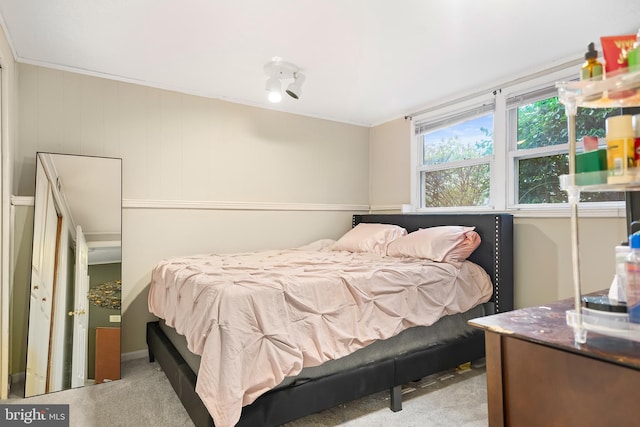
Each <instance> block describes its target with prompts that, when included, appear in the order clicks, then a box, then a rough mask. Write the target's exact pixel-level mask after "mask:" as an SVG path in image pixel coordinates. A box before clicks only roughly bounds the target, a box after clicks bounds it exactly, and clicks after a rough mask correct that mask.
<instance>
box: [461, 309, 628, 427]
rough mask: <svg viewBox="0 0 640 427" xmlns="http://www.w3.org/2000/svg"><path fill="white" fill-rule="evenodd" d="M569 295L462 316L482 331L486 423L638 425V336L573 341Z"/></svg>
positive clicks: (590, 336)
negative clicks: (535, 304)
mask: <svg viewBox="0 0 640 427" xmlns="http://www.w3.org/2000/svg"><path fill="white" fill-rule="evenodd" d="M572 304H573V299H567V300H563V301H559V302H556V303H553V304H548V305H545V306H540V307H531V308H524V309H520V310H514V311H510V312H506V313H500V314H496V315H493V316H487V317H482V318H478V319H473V320H471V321H469V324H471V325H472V326H475V327H477V328H480V329H483V330H484V331H485V343H486V359H487V398H488V406H489V408H488V409H489V425H490V426H491V427H497V426H516V427H527V426H533V427H540V426H545V427H551V426H562V427H570V426H576V427H587V426H598V427H601V426H616V427H620V426H638V425H640V400H639V398H638V397H639V396H640V342H635V341H628V340H624V339H619V338H612V337H607V336H603V335H599V334H596V333H594V332H589V334H588V336H587V342H586V343H585V344H576V343H575V342H574V336H573V329H572V328H571V327H568V326H567V325H566V319H565V311H566V310H568V309H570V308H572V307H573V305H572Z"/></svg>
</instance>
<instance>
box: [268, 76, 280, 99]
mask: <svg viewBox="0 0 640 427" xmlns="http://www.w3.org/2000/svg"><path fill="white" fill-rule="evenodd" d="M267 93H268V94H269V95H268V98H269V101H270V102H273V103H277V102H280V101H282V87H281V86H280V80H278V79H277V78H275V77H269V79H267Z"/></svg>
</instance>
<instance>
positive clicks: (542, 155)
mask: <svg viewBox="0 0 640 427" xmlns="http://www.w3.org/2000/svg"><path fill="white" fill-rule="evenodd" d="M506 104H507V122H508V123H509V124H510V125H511V126H509V127H508V129H509V131H508V134H507V138H508V140H509V142H510V144H509V147H510V156H509V157H510V158H511V159H512V162H514V169H513V170H514V180H515V182H516V187H515V188H516V190H515V192H514V195H513V196H514V199H513V203H512V204H513V205H533V204H543V203H567V200H568V198H567V193H566V192H565V191H562V190H561V189H560V182H559V180H558V176H560V175H564V174H567V173H569V155H568V151H569V145H568V144H569V136H568V130H567V116H566V114H565V108H564V105H562V104H561V103H560V101H559V100H558V97H557V96H556V91H555V88H554V87H551V88H545V89H543V90H541V91H537V92H530V93H527V94H526V95H524V96H518V97H514V98H510V99H508V100H507V101H506ZM618 112H619V110H618V109H615V108H614V109H590V108H579V109H578V114H577V115H576V140H577V141H578V144H577V146H578V151H581V150H582V144H581V142H580V141H581V139H582V137H583V136H597V137H602V138H604V136H605V119H606V118H607V117H608V116H609V115H611V114H612V113H614V114H618ZM602 141H603V143H604V140H602ZM580 198H581V201H583V202H604V201H619V200H624V194H623V193H616V192H612V193H587V192H582V193H581V195H580Z"/></svg>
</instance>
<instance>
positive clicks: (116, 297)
mask: <svg viewBox="0 0 640 427" xmlns="http://www.w3.org/2000/svg"><path fill="white" fill-rule="evenodd" d="M121 166H122V162H121V160H120V159H116V158H105V157H88V156H76V155H68V154H54V153H38V154H37V158H36V191H35V206H34V218H33V255H32V265H31V290H30V298H29V336H28V340H27V366H26V376H25V397H29V396H34V395H38V394H43V393H48V392H53V391H60V390H64V389H68V388H72V387H81V386H84V385H88V384H94V383H100V382H104V381H111V380H115V379H119V378H120V293H121V228H122V227H121V225H122V214H121V211H122V209H121V208H122V194H121V193H122V185H121V181H122V180H121V177H122V173H121V169H122V167H121Z"/></svg>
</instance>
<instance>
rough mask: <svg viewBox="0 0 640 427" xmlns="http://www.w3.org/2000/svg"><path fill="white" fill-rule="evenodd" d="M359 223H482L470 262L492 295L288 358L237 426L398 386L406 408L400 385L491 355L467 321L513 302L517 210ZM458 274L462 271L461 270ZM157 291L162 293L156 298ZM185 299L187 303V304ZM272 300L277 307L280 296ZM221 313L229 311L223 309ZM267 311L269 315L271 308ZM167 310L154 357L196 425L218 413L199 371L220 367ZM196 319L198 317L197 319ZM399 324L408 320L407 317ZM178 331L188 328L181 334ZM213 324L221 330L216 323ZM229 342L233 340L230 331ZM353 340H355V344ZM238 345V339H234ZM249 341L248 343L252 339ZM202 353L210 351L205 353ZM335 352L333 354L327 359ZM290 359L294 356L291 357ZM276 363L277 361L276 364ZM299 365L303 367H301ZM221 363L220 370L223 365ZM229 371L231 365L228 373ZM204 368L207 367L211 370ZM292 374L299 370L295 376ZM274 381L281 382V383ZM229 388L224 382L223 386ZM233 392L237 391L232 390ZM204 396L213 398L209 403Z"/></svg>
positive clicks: (410, 226) (394, 402)
mask: <svg viewBox="0 0 640 427" xmlns="http://www.w3.org/2000/svg"><path fill="white" fill-rule="evenodd" d="M359 224H394V225H397V226H399V227H403V228H404V229H406V231H407V232H409V233H411V232H413V231H416V230H418V229H426V228H430V227H436V226H461V225H464V226H472V227H475V232H477V234H478V235H479V236H480V238H481V241H480V244H479V246H478V247H477V249H475V251H473V253H472V254H471V255H470V256H469V261H471V263H473V264H474V265H475V266H479V267H481V268H482V269H483V270H484V271H485V272H486V274H487V275H488V280H489V294H488V295H487V297H486V299H487V302H485V303H481V304H477V305H474V306H473V307H469V308H468V309H467V308H466V307H465V308H464V311H463V312H460V313H455V314H453V312H451V314H449V312H448V311H447V312H446V313H445V315H444V316H442V317H441V318H439V320H437V321H435V322H434V323H433V324H430V325H429V326H414V325H413V324H410V325H408V326H407V325H404V326H403V327H401V328H398V329H401V332H399V333H393V334H391V335H389V333H388V332H384V331H382V332H380V336H381V337H382V339H380V340H377V341H374V342H372V343H371V340H370V339H366V340H364V341H363V342H361V343H359V345H357V346H356V347H357V348H360V349H357V350H356V351H354V352H352V353H350V354H348V355H345V354H343V353H341V352H340V351H342V350H340V349H338V350H335V349H332V350H331V352H334V351H336V352H337V355H338V357H337V358H335V360H333V359H334V357H333V356H332V355H329V356H327V357H324V356H318V354H321V355H322V354H324V353H327V351H326V350H324V349H323V350H322V351H320V352H319V353H318V354H316V355H315V356H313V357H312V359H318V360H315V362H316V363H311V364H310V365H311V366H306V365H307V363H306V362H305V366H295V369H294V368H291V366H293V365H291V366H289V365H287V366H289V367H288V368H286V369H283V371H282V372H281V374H282V375H280V376H278V375H276V376H275V378H267V379H265V380H264V381H262V382H268V381H267V380H270V381H271V383H270V384H267V385H265V387H267V388H268V391H266V392H264V389H261V390H260V391H258V392H256V393H255V394H256V395H257V397H256V396H252V397H251V399H250V403H249V404H246V405H243V406H242V407H241V414H240V416H239V420H238V422H237V425H239V426H254V425H261V426H275V425H280V424H283V423H286V422H288V421H291V420H294V419H296V418H300V417H303V416H305V415H308V414H311V413H314V412H318V411H321V410H324V409H327V408H330V407H333V406H336V405H338V404H340V403H344V402H348V401H350V400H353V399H357V398H359V397H362V396H365V395H368V394H371V393H376V392H379V391H382V390H385V389H388V390H389V391H390V395H391V399H390V401H391V409H392V410H393V411H398V410H401V408H402V401H401V390H400V387H401V385H402V384H406V383H408V382H410V381H414V380H418V379H420V378H422V377H424V376H426V375H430V374H433V373H436V372H439V371H442V370H445V369H450V368H453V367H456V366H458V365H459V364H461V363H464V362H468V361H473V360H476V359H480V358H482V357H483V356H484V339H483V336H482V333H481V332H480V331H477V330H475V329H474V328H471V327H469V326H468V325H467V320H470V319H471V318H475V317H479V316H483V315H489V314H494V313H497V312H503V311H508V310H511V309H512V308H513V219H512V216H510V215H508V214H454V215H445V214H406V215H405V214H402V215H400V214H392V215H388V214H385V215H354V217H353V227H354V229H355V227H356V226H358V225H359ZM225 262H227V261H225ZM380 262H382V261H380ZM394 262H395V261H394ZM436 264H438V263H436ZM439 264H445V263H439ZM465 264H467V263H465ZM181 268H182V269H184V268H190V267H181ZM447 268H448V267H447ZM263 270H264V268H263ZM383 270H384V269H383ZM461 270H462V269H460V271H461ZM456 274H458V273H457V272H456ZM152 282H153V280H152ZM196 289H197V287H196ZM163 292H164V291H163ZM167 292H168V291H167ZM192 293H193V291H192ZM152 294H153V295H155V296H154V297H152ZM157 295H159V292H158V291H157V290H153V289H152V290H150V301H151V299H155V300H156V302H155V304H156V305H158V303H157V300H158V297H157ZM163 298H164V297H163ZM161 299H162V298H161ZM177 304H178V305H180V303H177ZM271 304H273V305H274V306H275V304H277V300H276V299H274V300H273V301H272V302H271ZM151 305H152V304H151V303H150V306H151ZM216 307H217V308H216V309H217V310H221V308H220V306H216ZM274 310H275V309H274ZM382 311H389V310H388V307H387V308H384V307H383V309H382ZM276 312H277V310H276ZM387 314H388V313H387ZM218 315H221V314H220V312H219V313H218ZM261 316H264V313H263V314H261ZM159 317H161V318H160V320H159V321H157V322H150V323H148V325H147V344H148V347H149V358H150V360H151V361H154V360H156V361H158V363H159V364H160V366H161V367H162V369H163V370H164V372H165V374H166V375H167V377H168V379H169V381H170V383H171V384H172V386H173V388H174V390H175V391H176V393H177V395H178V396H179V398H180V400H181V401H182V403H183V405H184V406H185V408H186V410H187V412H188V413H189V415H190V417H191V418H192V420H193V421H194V424H195V425H197V426H211V425H214V422H213V418H212V416H211V413H214V412H211V411H210V408H211V397H210V396H205V394H204V393H203V392H202V381H201V382H200V387H201V388H200V390H199V392H200V394H201V395H203V396H205V397H203V398H201V397H200V395H199V394H198V393H197V392H196V389H197V387H198V386H197V384H198V383H197V379H198V374H197V373H199V374H200V377H201V378H209V377H210V375H209V371H211V370H212V369H211V368H208V367H207V368H206V370H204V371H203V370H201V367H200V365H199V364H200V363H201V358H199V357H198V355H196V354H193V353H194V352H195V353H198V354H201V350H202V348H203V346H204V345H205V344H204V343H203V342H200V343H199V344H198V343H196V344H194V342H195V341H198V340H197V337H198V336H200V335H203V336H204V334H201V333H200V332H198V333H197V334H195V335H194V336H195V338H194V336H190V339H189V340H187V339H185V337H184V336H182V334H181V333H184V331H183V329H184V327H183V326H184V325H180V322H178V321H176V319H175V318H173V314H172V313H170V312H167V314H166V317H167V318H166V319H164V318H162V317H163V316H159ZM258 317H259V316H258ZM271 317H277V316H271ZM190 321H191V322H194V320H190ZM198 322H203V320H202V319H200V320H198ZM207 322H211V320H210V319H209V320H207ZM399 323H403V324H404V323H407V322H405V321H404V320H403V321H401V322H399ZM207 325H208V326H206V327H205V328H204V329H205V330H206V331H210V330H211V329H212V327H211V325H209V324H207ZM218 326H219V325H218ZM375 327H376V329H384V328H382V327H378V325H376V326H375ZM178 330H180V331H181V333H177V331H178ZM213 330H217V329H216V328H215V327H214V328H213ZM207 333H208V332H207ZM185 334H186V333H185ZM198 334H200V335H198ZM289 334H291V331H290V330H287V331H286V332H285V333H284V335H289ZM187 335H188V334H187ZM275 335H277V334H275ZM275 335H270V340H269V341H268V342H270V343H272V342H276V343H278V346H279V347H283V346H284V347H286V350H287V351H290V350H291V349H290V346H288V345H287V344H282V343H283V342H284V341H285V340H283V339H279V338H277V337H276V338H274V336H275ZM187 341H189V342H187ZM222 341H224V342H230V340H229V338H228V337H227V338H224V339H223V340H222ZM346 341H349V340H346ZM351 341H353V340H351ZM351 341H350V344H349V345H351V344H352V342H351ZM356 341H357V340H356ZM233 345H235V344H231V346H233ZM241 345H245V346H246V345H247V344H241ZM263 347H265V346H264V345H261V346H260V349H263ZM272 347H273V345H271V344H270V345H269V346H267V348H268V350H269V351H267V353H268V354H269V355H270V357H273V358H274V360H276V361H278V360H279V357H280V356H279V355H277V354H275V353H270V352H271V348H272ZM189 348H191V349H192V350H194V352H192V351H190V350H189ZM261 351H262V350H261ZM345 351H346V350H345ZM331 352H330V353H331ZM202 354H203V355H204V353H202ZM209 354H210V352H209ZM234 354H235V353H234ZM220 355H221V356H220V358H221V359H225V358H228V354H227V355H225V354H223V353H220ZM287 357H288V356H287ZM203 358H204V357H203ZM327 358H329V359H332V360H326V359H327ZM208 359H210V357H208V358H207V361H208ZM319 359H322V360H319ZM284 360H285V361H286V362H288V359H287V358H285V359H284ZM305 360H306V359H305ZM207 363H208V362H207ZM292 363H293V362H292ZM296 363H297V362H295V363H293V364H294V365H295V364H296ZM276 364H277V363H275V362H274V366H275V365H276ZM298 365H299V364H298ZM206 366H208V365H206ZM299 368H301V369H302V370H301V371H300V370H299ZM215 369H221V367H220V366H217V365H216V368H215ZM215 369H213V370H214V371H215ZM278 369H280V367H279V366H278V367H277V368H274V369H273V371H274V372H276V371H278ZM227 371H228V370H224V372H227ZM203 372H205V373H204V374H203ZM287 373H294V374H295V375H287ZM224 375H226V374H224ZM274 375H275V374H274ZM282 377H284V380H282ZM261 384H262V383H261ZM273 384H277V385H276V386H275V387H274V386H273ZM263 385H264V384H263ZM231 388H233V387H231ZM229 389H230V388H218V390H219V391H220V390H225V391H226V390H229ZM207 393H209V392H207ZM219 394H220V395H222V394H225V398H226V397H227V396H226V394H227V393H219ZM230 394H233V393H232V392H230ZM203 399H204V400H205V402H207V403H206V404H205V403H204V402H203ZM207 405H209V406H207ZM208 408H209V409H208ZM218 415H219V414H218ZM218 424H219V425H223V424H230V425H232V424H235V418H231V419H230V420H229V419H224V420H223V421H221V422H219V423H218Z"/></svg>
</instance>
